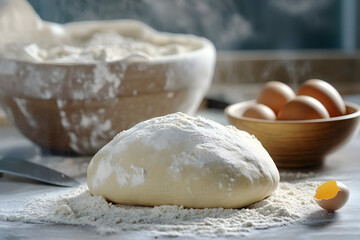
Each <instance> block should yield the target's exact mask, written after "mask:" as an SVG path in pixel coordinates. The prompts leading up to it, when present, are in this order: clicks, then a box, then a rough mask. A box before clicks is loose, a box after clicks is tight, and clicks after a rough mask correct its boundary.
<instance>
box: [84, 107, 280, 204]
mask: <svg viewBox="0 0 360 240" xmlns="http://www.w3.org/2000/svg"><path fill="white" fill-rule="evenodd" d="M87 174H88V175H87V184H88V187H89V190H90V192H91V193H92V194H93V195H101V196H103V197H104V198H105V199H107V200H108V201H111V202H115V203H120V204H128V205H145V206H157V205H182V206H184V207H189V208H217V207H223V208H240V207H243V206H247V205H249V204H251V203H253V202H257V201H259V200H262V199H264V198H265V197H267V196H269V195H270V194H271V193H273V192H274V191H275V190H276V188H277V185H278V183H279V172H278V170H277V168H276V166H275V164H274V162H273V160H272V159H271V157H270V156H269V154H268V153H267V151H266V150H265V149H264V148H263V146H262V145H261V143H260V142H259V141H258V140H257V139H256V138H255V137H254V136H251V135H250V134H248V133H247V132H244V131H240V130H238V129H236V128H235V127H232V126H227V127H225V126H223V125H221V124H218V123H216V122H213V121H211V120H207V119H204V118H201V117H191V116H188V115H186V114H183V113H175V114H169V115H166V116H163V117H157V118H153V119H150V120H147V121H144V122H141V123H139V124H137V125H135V126H134V127H132V128H130V129H129V130H126V131H123V132H121V133H119V134H118V135H117V136H116V137H115V138H114V139H113V140H112V141H111V142H109V143H108V144H107V145H105V146H104V147H103V148H102V149H101V150H100V151H99V152H98V153H97V154H96V155H95V156H94V157H93V159H92V160H91V162H90V164H89V167H88V172H87Z"/></svg>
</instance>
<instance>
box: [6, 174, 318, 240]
mask: <svg viewBox="0 0 360 240" xmlns="http://www.w3.org/2000/svg"><path fill="white" fill-rule="evenodd" d="M317 186H318V182H311V181H307V182H298V183H287V182H281V183H280V185H279V187H278V189H277V190H276V192H275V193H274V194H273V195H272V196H270V197H268V198H267V199H264V200H262V201H260V202H257V203H254V204H251V205H250V206H248V207H246V208H241V209H223V208H213V209H187V208H183V207H181V206H169V205H168V206H158V207H141V206H124V205H116V204H112V203H108V202H107V201H106V200H105V199H104V198H103V197H101V196H92V195H91V194H90V192H89V191H88V188H87V187H86V186H80V187H78V188H76V189H72V190H67V193H65V194H64V192H63V191H62V192H61V193H59V192H57V193H48V194H45V195H42V196H41V197H35V198H32V199H31V200H30V199H29V200H27V201H26V203H25V204H24V207H23V208H16V210H14V209H13V210H9V209H0V220H7V221H24V222H29V223H41V222H50V223H61V224H74V225H83V226H90V227H94V228H95V229H96V231H97V232H98V233H100V234H111V233H117V232H121V231H142V232H144V233H146V234H148V235H150V236H151V235H153V236H158V235H161V236H209V237H216V236H236V235H244V234H246V233H249V232H251V231H253V230H255V229H267V228H272V227H279V226H284V225H288V224H291V223H294V222H297V221H304V220H305V219H306V216H308V215H310V214H311V213H312V212H314V211H316V209H317V208H316V204H315V202H314V200H313V195H314V192H315V189H316V187H317Z"/></svg>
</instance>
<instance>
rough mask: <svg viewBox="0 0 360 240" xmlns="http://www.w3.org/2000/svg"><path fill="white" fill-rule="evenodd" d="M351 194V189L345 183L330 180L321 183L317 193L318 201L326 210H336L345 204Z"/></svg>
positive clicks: (316, 198)
mask: <svg viewBox="0 0 360 240" xmlns="http://www.w3.org/2000/svg"><path fill="white" fill-rule="evenodd" d="M349 196H350V190H349V189H348V187H346V186H345V184H343V183H341V182H337V181H334V180H332V181H328V182H325V183H323V184H322V185H320V186H319V187H318V188H317V190H316V194H315V201H316V203H317V204H318V205H319V206H320V207H322V208H323V209H325V210H328V211H335V210H338V209H340V208H341V207H343V206H344V205H345V203H346V202H347V201H348V199H349Z"/></svg>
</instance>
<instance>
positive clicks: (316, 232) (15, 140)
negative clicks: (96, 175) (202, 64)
mask: <svg viewBox="0 0 360 240" xmlns="http://www.w3.org/2000/svg"><path fill="white" fill-rule="evenodd" d="M357 100H359V99H358V98H357ZM357 103H360V101H359V102H357ZM198 114H199V115H202V116H204V117H207V118H210V119H213V120H216V121H218V122H220V123H223V124H225V123H226V119H225V117H224V115H223V114H222V111H218V110H202V111H200V112H198ZM14 146H15V147H20V148H21V147H29V146H33V145H32V143H30V142H29V141H28V140H26V139H25V138H24V137H23V136H21V135H20V134H19V133H18V132H17V130H16V129H15V128H14V127H12V126H3V127H0V151H3V150H4V149H8V148H10V147H14ZM54 161H59V162H61V161H62V158H61V157H54ZM87 161H88V159H86V158H81V159H79V161H78V163H79V169H82V168H83V169H84V170H86V166H85V167H84V164H85V165H86V163H87ZM60 170H61V171H64V172H65V173H67V174H69V175H72V176H75V177H77V179H78V180H80V181H82V182H85V175H84V174H85V172H84V171H83V173H80V172H81V171H80V170H79V171H77V172H71V171H70V172H69V171H66V170H64V169H60ZM280 171H291V170H282V169H280ZM293 171H294V172H304V173H306V172H309V171H312V172H314V173H315V175H316V178H317V180H320V181H327V180H338V181H341V182H343V183H345V184H346V185H347V186H348V187H349V188H350V190H351V196H350V199H349V202H348V203H347V204H346V206H345V207H344V208H343V209H341V210H339V211H337V212H326V211H325V210H321V209H320V208H319V210H318V211H316V212H313V213H312V214H310V215H308V216H307V218H309V219H311V220H312V221H311V222H312V224H311V225H309V224H306V223H304V222H301V221H299V222H297V223H294V224H290V225H287V226H284V227H275V228H270V229H265V230H254V231H251V232H250V233H248V234H246V236H237V237H229V238H226V239H242V238H244V239H265V238H266V239H274V238H275V237H276V238H277V239H313V238H315V237H316V239H327V240H328V239H340V238H344V239H360V207H359V206H360V205H359V204H360V174H359V173H360V135H359V133H358V134H357V135H356V137H355V138H354V139H352V140H351V141H350V142H349V143H348V144H346V145H345V146H344V147H342V148H341V149H339V150H338V151H337V152H335V153H333V154H331V155H329V156H328V157H327V159H326V161H325V164H324V165H323V166H322V167H318V168H312V169H296V170H293ZM59 189H61V188H59V187H53V186H49V185H43V184H39V183H37V182H34V181H30V180H25V179H22V178H18V177H12V176H8V175H4V176H3V177H2V178H0V208H7V207H16V204H17V201H18V200H19V199H22V198H24V197H27V196H30V195H34V194H39V193H45V192H50V191H58V190H59ZM9 200H11V202H12V204H11V206H10V205H9V204H8V203H9ZM99 238H101V239H134V238H136V239H154V237H153V236H151V237H150V236H148V235H145V234H143V233H142V232H120V233H117V234H112V235H106V236H100V235H98V233H97V232H96V231H95V230H94V229H92V228H90V227H84V226H72V225H59V224H52V223H42V224H30V223H23V222H9V221H0V239H99ZM158 238H159V239H162V238H166V237H161V236H159V237H158ZM194 238H196V239H206V237H203V236H196V237H194ZM218 239H225V237H222V236H219V238H218Z"/></svg>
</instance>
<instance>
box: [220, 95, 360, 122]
mask: <svg viewBox="0 0 360 240" xmlns="http://www.w3.org/2000/svg"><path fill="white" fill-rule="evenodd" d="M252 103H255V100H248V101H243V102H239V103H234V104H231V105H229V106H227V107H226V108H225V110H224V113H225V114H226V115H227V116H228V117H232V118H234V119H236V120H241V121H248V122H258V123H269V124H284V123H290V124H306V123H321V122H335V121H342V120H347V119H352V118H356V117H359V116H360V106H359V105H358V104H356V103H352V102H346V101H345V106H346V107H350V108H353V109H354V110H355V112H353V113H350V114H346V115H343V116H338V117H332V118H326V119H311V120H265V119H256V118H248V117H241V116H235V115H234V114H233V113H234V111H235V110H236V109H239V108H243V107H245V106H248V105H250V104H252Z"/></svg>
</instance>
